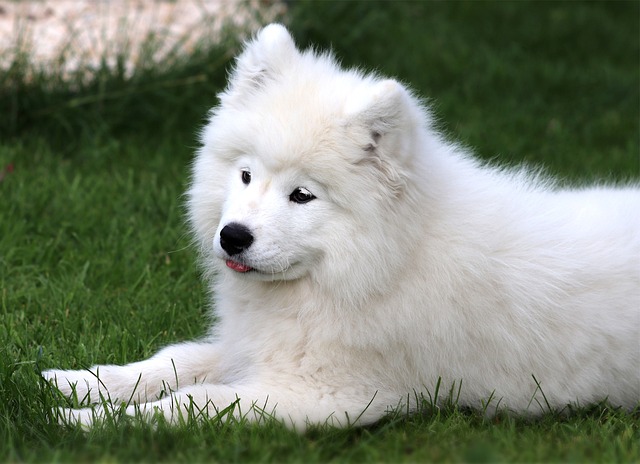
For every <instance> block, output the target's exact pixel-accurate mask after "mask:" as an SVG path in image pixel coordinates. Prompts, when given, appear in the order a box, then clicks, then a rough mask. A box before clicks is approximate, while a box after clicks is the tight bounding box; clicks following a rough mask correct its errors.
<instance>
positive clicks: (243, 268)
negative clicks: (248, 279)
mask: <svg viewBox="0 0 640 464" xmlns="http://www.w3.org/2000/svg"><path fill="white" fill-rule="evenodd" d="M226 265H227V267H228V268H229V269H232V270H234V271H236V272H249V271H253V270H254V269H253V268H252V267H251V266H247V265H246V264H242V263H239V262H237V261H234V260H232V259H228V260H227V261H226Z"/></svg>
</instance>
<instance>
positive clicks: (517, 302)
mask: <svg viewBox="0 0 640 464" xmlns="http://www.w3.org/2000/svg"><path fill="white" fill-rule="evenodd" d="M219 99H220V102H219V105H218V106H217V107H216V108H214V109H213V110H212V111H211V114H210V119H209V123H208V124H207V126H206V127H205V128H204V130H203V132H202V139H201V140H202V146H201V148H200V149H199V150H198V152H197V156H196V159H195V162H194V164H193V175H192V183H191V186H190V189H189V191H188V208H189V219H190V224H191V226H192V229H193V232H194V235H195V237H196V241H197V244H198V246H199V248H200V251H201V254H202V262H203V264H204V269H205V270H206V277H207V279H209V281H210V282H211V294H212V297H213V302H214V304H213V308H214V310H215V315H216V323H215V325H214V327H213V329H212V330H211V333H210V335H209V336H208V337H207V338H205V339H204V340H200V341H196V342H190V343H182V344H177V345H173V346H169V347H167V348H165V349H163V350H162V351H160V352H159V353H157V354H156V355H155V356H153V357H151V358H150V359H148V360H145V361H140V362H135V363H133V364H128V365H125V366H113V365H108V366H94V367H91V368H90V369H87V370H75V371H66V370H49V371H45V372H44V373H43V375H44V377H45V378H47V379H49V380H50V381H52V382H54V383H55V384H56V385H57V386H58V388H59V389H60V390H61V391H62V392H63V393H65V394H67V395H77V396H78V398H80V399H82V400H84V401H85V402H87V403H90V402H99V403H100V405H98V406H96V407H94V408H93V409H92V408H84V409H67V410H64V411H63V412H64V416H65V418H66V420H71V421H76V422H80V423H82V424H84V425H90V424H92V423H93V421H95V420H96V419H97V418H100V417H101V416H102V415H103V414H105V408H108V407H109V404H110V403H108V402H105V401H102V399H105V398H106V399H108V400H109V401H111V404H114V403H116V404H117V403H119V402H128V406H127V407H126V409H125V411H126V413H127V414H132V415H134V414H142V415H143V416H145V417H148V418H151V417H153V416H154V415H155V414H161V415H163V416H164V417H165V418H166V419H167V420H168V421H169V422H171V423H176V422H179V421H181V420H182V419H181V418H186V417H187V416H189V414H193V413H194V411H195V412H196V414H202V415H204V416H206V415H209V416H213V415H215V414H216V413H218V412H220V411H224V412H225V413H227V414H235V415H237V416H242V417H246V418H247V419H249V420H259V419H260V418H262V417H264V414H268V415H270V416H271V415H272V416H275V417H276V418H278V419H279V420H281V421H283V422H285V423H286V424H289V425H291V426H293V427H295V428H298V429H304V428H305V426H307V425H308V424H324V423H329V424H333V425H336V426H346V425H353V424H367V423H371V422H374V421H376V420H378V419H380V418H381V417H382V416H383V415H384V414H385V413H386V412H387V411H388V410H389V409H390V408H397V407H402V408H406V409H407V410H411V409H412V408H415V407H416V406H417V402H418V401H419V399H420V397H421V396H422V395H426V397H427V398H428V397H429V396H428V395H432V396H435V395H434V394H435V391H436V389H438V387H439V386H441V387H442V391H448V389H449V388H451V387H452V386H457V387H455V388H456V392H455V397H456V398H455V399H456V400H457V401H458V404H460V405H464V406H468V407H472V408H479V409H482V410H484V411H486V412H488V413H493V412H495V411H496V410H505V411H509V412H514V413H517V414H536V413H539V412H541V411H543V410H547V409H548V408H552V409H554V410H561V409H563V408H565V407H566V406H567V405H571V404H580V405H585V404H588V403H591V402H596V401H600V400H604V399H606V400H608V401H609V402H610V403H611V404H613V405H615V406H622V407H625V408H633V407H635V406H636V405H637V404H638V402H639V401H640V189H639V188H638V186H637V185H629V186H626V187H605V186H597V187H591V188H580V189H574V190H562V189H560V188H557V187H556V186H554V184H553V183H552V182H551V181H549V180H548V179H545V178H542V176H540V175H538V174H535V173H531V172H530V171H526V170H522V169H519V170H510V169H503V168H495V167H491V166H487V165H485V164H483V163H481V162H479V161H477V160H476V159H474V158H473V157H471V156H470V155H469V154H468V153H467V152H466V151H465V150H464V149H462V148H460V147H459V146H458V145H455V144H452V143H450V142H449V141H447V140H445V139H444V138H443V136H442V135H440V134H438V133H437V132H435V130H434V129H433V127H432V125H431V122H430V117H429V112H428V111H427V110H426V109H425V108H424V106H423V105H422V103H421V102H420V101H419V100H418V99H417V98H416V97H415V96H414V95H413V94H412V92H411V91H410V90H408V89H407V88H406V87H405V86H404V85H403V84H401V83H399V82H397V81H396V80H392V79H383V78H380V77H379V76H376V75H364V74H363V73H362V72H360V71H357V70H344V69H341V68H340V67H339V65H338V64H337V63H336V61H335V59H334V58H333V57H332V56H331V55H330V54H329V53H316V52H314V51H312V50H306V51H300V50H298V49H297V48H296V46H295V44H294V41H293V39H292V37H291V36H290V34H289V33H288V31H287V30H286V29H285V28H284V27H283V26H281V25H277V24H273V25H270V26H267V27H265V28H264V29H262V30H261V31H260V32H259V33H258V34H257V36H256V37H255V38H254V39H253V40H251V41H249V42H248V43H247V44H246V46H245V48H244V51H243V52H242V53H241V54H240V56H239V57H238V58H237V61H236V63H235V68H234V70H233V72H232V73H231V76H230V78H229V84H228V87H227V88H226V89H225V90H224V91H223V92H222V93H221V94H220V95H219ZM443 397H444V395H442V394H441V395H440V398H443ZM230 405H233V406H232V407H231V408H230V407H229V406H230Z"/></svg>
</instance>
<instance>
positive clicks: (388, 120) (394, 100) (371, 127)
mask: <svg viewBox="0 0 640 464" xmlns="http://www.w3.org/2000/svg"><path fill="white" fill-rule="evenodd" d="M344 113H345V115H346V118H347V127H348V128H349V129H348V130H349V131H350V132H351V136H352V137H353V139H354V140H355V141H356V143H358V144H359V145H360V146H361V147H362V159H361V160H360V161H359V162H360V163H372V164H374V165H375V166H376V167H378V168H379V170H380V172H381V173H382V175H383V178H384V179H385V180H386V181H387V183H388V184H389V186H390V187H391V189H392V190H393V191H394V192H400V191H401V190H402V188H403V185H404V180H405V177H406V176H405V173H406V168H407V167H406V160H407V158H408V156H409V155H410V152H411V145H412V139H413V134H414V130H415V127H414V126H415V121H412V113H413V109H412V106H411V98H410V95H409V92H408V91H407V90H406V89H405V88H404V87H403V86H402V85H401V84H400V83H399V82H397V81H395V80H393V79H386V80H383V81H378V82H376V83H374V84H373V85H371V84H369V85H365V86H363V87H362V88H361V89H358V91H356V92H353V93H352V95H351V96H350V97H349V99H348V100H347V102H346V104H345V107H344Z"/></svg>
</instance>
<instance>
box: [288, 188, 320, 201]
mask: <svg viewBox="0 0 640 464" xmlns="http://www.w3.org/2000/svg"><path fill="white" fill-rule="evenodd" d="M314 198H315V196H314V195H313V193H311V192H310V191H309V190H307V189H306V188H303V187H298V188H297V189H295V190H294V191H293V192H291V195H289V200H290V201H293V202H294V203H300V204H303V203H309V202H310V201H311V200H313V199H314Z"/></svg>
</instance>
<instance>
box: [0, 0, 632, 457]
mask: <svg viewBox="0 0 640 464" xmlns="http://www.w3.org/2000/svg"><path fill="white" fill-rule="evenodd" d="M639 14H640V11H639V5H638V3H637V2H629V3H624V2H606V3H594V2H589V3H575V2H567V3H535V2H534V3H521V2H513V3H511V2H499V3H484V2H478V3H476V2H457V3H421V2H412V3H399V2H396V3H393V4H389V3H384V4H383V3H373V2H367V3H354V2H349V3H331V2H325V3H308V2H302V1H300V2H295V3H294V4H293V8H292V10H291V11H290V12H289V14H288V16H287V18H286V20H287V21H289V22H290V24H291V27H292V29H293V31H294V33H295V35H296V36H297V38H298V40H299V42H300V43H301V44H303V45H306V44H309V43H316V44H319V45H320V46H321V47H325V46H328V45H332V46H333V47H334V49H335V50H336V51H337V53H338V55H339V56H340V57H341V58H342V60H343V62H344V63H345V64H348V65H359V66H363V67H365V68H367V69H376V70H379V71H380V72H382V73H384V74H390V75H393V76H397V77H398V78H400V79H402V80H403V81H405V82H407V83H410V84H411V86H412V87H413V88H414V89H415V90H416V91H417V92H418V93H420V94H421V95H424V96H425V97H427V98H429V99H430V102H431V104H432V105H433V107H434V110H435V112H436V115H437V116H438V118H439V121H440V122H439V124H440V127H441V128H442V129H443V130H445V131H446V132H447V133H448V134H450V136H451V137H452V138H455V139H458V140H462V141H463V142H464V143H466V144H468V145H469V146H472V147H475V148H476V151H477V153H478V154H479V155H480V156H482V157H485V158H487V159H495V160H496V161H498V162H505V163H509V164H515V163H519V162H522V161H525V162H530V163H535V164H543V165H545V166H546V167H547V168H548V171H549V172H550V173H551V174H553V175H556V176H559V177H561V178H564V179H567V180H568V181H571V182H574V183H580V182H585V181H592V180H602V179H608V180H611V181H624V180H627V179H638V177H639V174H640V173H639V169H640V160H639V158H640V157H639V147H640V134H639V131H638V125H639V122H640V115H639V101H640V96H639V88H640V85H639V84H640V76H639V74H640V63H639V59H638V57H639V56H640V47H639V40H638V37H639V36H640V27H639V21H638V18H639ZM235 50H237V43H236V42H234V40H233V39H232V38H229V39H225V40H224V41H223V43H222V44H221V46H220V47H219V48H217V49H212V50H204V49H202V50H199V51H197V52H196V53H195V54H194V56H192V57H187V58H184V59H180V58H176V59H175V61H173V62H172V63H170V65H164V66H160V65H158V66H157V67H148V68H145V69H141V70H139V71H138V72H137V73H136V74H134V76H133V77H131V78H126V77H125V76H124V75H123V74H122V73H119V72H118V71H117V70H116V71H109V70H106V69H104V70H102V71H101V72H99V73H98V74H97V75H96V77H95V79H93V80H91V81H89V82H82V81H80V80H74V79H71V82H69V81H63V80H61V79H59V78H58V77H56V75H55V73H54V75H53V76H51V75H46V74H44V73H39V72H38V71H37V70H35V71H33V72H31V71H30V70H29V63H28V60H26V61H23V62H16V64H15V66H14V67H13V68H12V69H11V70H9V71H8V72H4V73H0V108H1V109H2V110H0V114H1V115H2V116H0V118H2V121H1V122H0V171H2V170H3V169H5V168H6V167H7V166H8V165H10V164H11V165H13V167H14V169H13V172H10V173H9V172H7V173H6V174H5V175H4V177H3V179H2V180H1V181H0V312H1V315H0V461H10V462H15V461H30V462H33V461H37V462H41V461H65V462H67V461H83V462H88V461H154V462H155V461H171V462H175V461H224V462H233V461H235V462H237V461H242V462H244V461H298V462H326V461H356V462H358V461H385V462H397V461H411V462H416V461H469V462H472V461H475V462H483V461H484V462H488V461H491V462H494V461H574V462H584V461H591V462H603V461H605V462H610V461H620V462H634V461H635V462H637V461H638V460H640V445H639V443H640V425H639V423H640V411H638V410H636V411H635V412H633V413H625V412H622V411H616V410H613V409H612V408H610V407H608V406H607V405H596V406H593V407H589V408H584V409H579V410H575V411H572V412H571V413H569V414H568V415H565V416H560V415H557V414H554V413H549V414H547V415H545V416H543V417H542V418H540V419H537V420H530V421H528V420H525V419H520V418H508V417H498V418H495V419H491V420H488V419H484V418H482V416H481V415H479V414H477V413H474V412H470V411H464V410H460V409H458V408H455V407H453V406H452V407H448V408H445V409H444V410H436V409H434V408H431V407H430V406H429V405H428V404H425V406H424V410H423V411H421V412H420V414H417V415H415V416H412V417H405V416H404V415H402V414H399V415H397V416H394V417H389V418H387V419H385V420H383V421H381V422H380V423H379V424H377V425H376V426H373V427H369V428H363V429H355V430H334V429H323V428H317V429H313V430H311V431H309V432H308V433H306V434H304V435H297V434H295V433H293V432H291V431H289V430H287V429H285V428H283V427H282V426H280V425H278V424H269V425H267V426H262V427H256V426H253V425H250V424H245V423H224V422H219V421H215V420H212V421H210V422H207V423H205V424H187V425H185V426H183V427H178V428H167V427H164V426H162V425H160V426H158V428H157V429H152V428H150V427H148V426H144V425H140V424H138V425H136V424H128V423H127V424H120V425H119V426H113V425H106V426H105V427H103V428H99V429H97V430H94V431H92V432H89V433H83V432H81V431H79V430H77V429H74V428H69V427H59V426H58V425H56V424H54V423H52V422H51V421H50V417H51V416H50V414H49V413H48V411H49V410H50V408H51V407H52V406H54V405H59V404H63V402H62V401H61V399H60V398H58V397H57V396H56V395H55V394H54V393H53V392H52V391H51V390H50V389H48V388H46V386H45V385H44V384H43V382H42V381H40V378H39V376H38V372H39V370H41V369H43V368H50V367H63V368H82V367H84V366H88V365H91V364H93V363H125V362H130V361H134V360H139V359H142V358H144V357H147V356H149V355H151V354H152V353H154V352H155V351H156V350H157V349H158V348H159V347H162V346H164V345H167V344H169V343H172V342H175V341H180V340H187V339H192V338H195V337H198V336H200V335H202V334H204V333H205V330H206V327H205V324H206V312H207V309H206V308H207V300H206V294H205V290H204V288H203V286H202V283H201V282H200V280H199V275H198V269H197V267H196V265H195V254H194V250H193V249H192V247H190V238H189V236H188V235H187V233H186V228H185V226H184V224H183V216H184V210H183V199H182V197H181V195H182V192H183V191H184V188H185V185H186V183H187V180H188V178H187V176H188V165H189V162H190V160H191V158H192V153H193V147H194V146H195V145H196V137H195V134H196V130H197V128H198V127H199V125H200V124H201V123H202V121H203V118H204V116H205V114H206V111H207V109H208V108H209V107H210V106H212V105H213V104H214V103H215V94H216V92H217V91H219V90H220V89H221V87H222V86H223V85H224V81H225V77H226V74H225V73H226V70H227V69H228V66H229V56H230V55H231V54H232V53H233V52H234V51H235ZM29 73H30V75H31V77H30V78H28V79H27V78H25V75H27V74H29Z"/></svg>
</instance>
